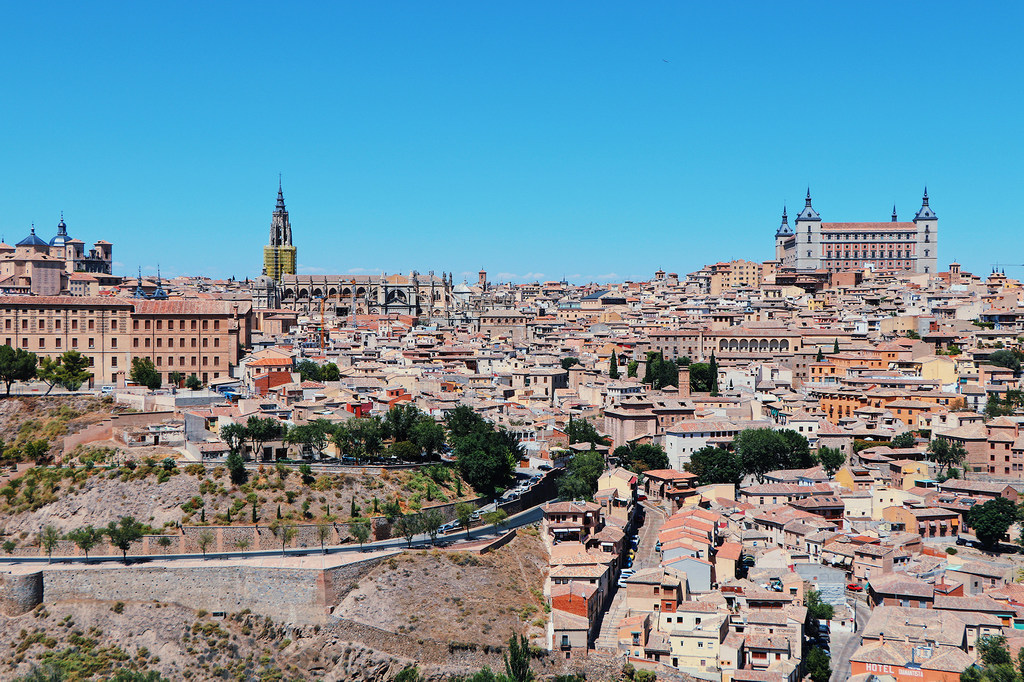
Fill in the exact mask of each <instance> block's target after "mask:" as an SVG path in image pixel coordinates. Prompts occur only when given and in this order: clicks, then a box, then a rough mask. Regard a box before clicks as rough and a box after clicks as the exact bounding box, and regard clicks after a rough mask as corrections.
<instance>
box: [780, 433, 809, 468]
mask: <svg viewBox="0 0 1024 682" xmlns="http://www.w3.org/2000/svg"><path fill="white" fill-rule="evenodd" d="M778 434H779V437H780V438H782V441H783V442H784V443H785V444H786V451H787V452H786V459H785V463H784V464H783V466H784V467H785V468H787V469H808V468H810V467H812V466H814V464H815V461H814V457H812V456H811V448H810V446H809V445H808V443H807V438H806V437H805V436H804V435H803V434H801V433H797V432H796V431H794V430H793V429H783V430H781V431H779V432H778Z"/></svg>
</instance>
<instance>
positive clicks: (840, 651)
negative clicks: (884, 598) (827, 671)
mask: <svg viewBox="0 0 1024 682" xmlns="http://www.w3.org/2000/svg"><path fill="white" fill-rule="evenodd" d="M849 603H850V604H851V605H852V606H853V611H854V622H855V623H856V628H855V629H854V632H835V633H833V634H832V637H831V644H832V676H831V677H830V678H829V682H844V680H847V679H849V677H850V656H853V652H855V651H856V650H857V648H858V647H859V646H860V632H861V629H862V628H863V627H864V625H865V623H867V622H868V618H870V617H871V609H870V608H868V605H867V604H865V603H864V601H863V599H861V598H860V597H853V598H851V599H849Z"/></svg>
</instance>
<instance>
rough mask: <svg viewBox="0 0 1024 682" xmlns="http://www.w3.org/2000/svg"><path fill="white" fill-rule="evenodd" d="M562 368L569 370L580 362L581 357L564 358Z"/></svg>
mask: <svg viewBox="0 0 1024 682" xmlns="http://www.w3.org/2000/svg"><path fill="white" fill-rule="evenodd" d="M561 363H562V369H564V370H566V371H568V370H569V368H570V367H573V366H575V365H578V364H580V361H579V358H572V357H569V358H562V360H561Z"/></svg>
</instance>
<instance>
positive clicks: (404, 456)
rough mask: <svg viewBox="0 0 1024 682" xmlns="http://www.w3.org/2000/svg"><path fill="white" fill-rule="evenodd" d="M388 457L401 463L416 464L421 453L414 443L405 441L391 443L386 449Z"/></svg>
mask: <svg viewBox="0 0 1024 682" xmlns="http://www.w3.org/2000/svg"><path fill="white" fill-rule="evenodd" d="M388 455H390V456H391V457H394V458H396V459H398V460H400V461H402V462H418V461H419V460H420V459H421V452H420V449H419V448H418V447H416V444H415V443H412V442H410V441H407V440H400V441H398V442H397V443H392V444H391V447H389V448H388Z"/></svg>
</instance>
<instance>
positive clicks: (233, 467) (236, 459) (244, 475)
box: [224, 450, 249, 485]
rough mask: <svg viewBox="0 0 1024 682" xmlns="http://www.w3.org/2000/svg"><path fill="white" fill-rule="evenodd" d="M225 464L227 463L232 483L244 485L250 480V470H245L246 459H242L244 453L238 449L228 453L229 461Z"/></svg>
mask: <svg viewBox="0 0 1024 682" xmlns="http://www.w3.org/2000/svg"><path fill="white" fill-rule="evenodd" d="M224 464H225V465H227V468H228V474H229V475H230V476H231V482H232V483H234V484H235V485H242V484H243V483H245V482H246V481H247V480H248V478H249V472H248V471H246V470H245V460H244V459H242V455H240V454H239V453H238V451H237V450H232V451H231V452H230V453H228V458H227V461H225V462H224Z"/></svg>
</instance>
